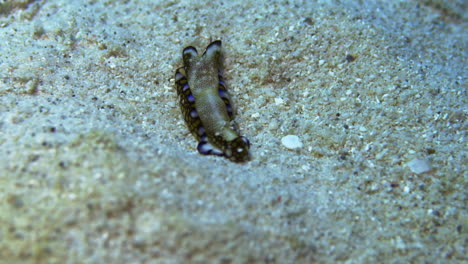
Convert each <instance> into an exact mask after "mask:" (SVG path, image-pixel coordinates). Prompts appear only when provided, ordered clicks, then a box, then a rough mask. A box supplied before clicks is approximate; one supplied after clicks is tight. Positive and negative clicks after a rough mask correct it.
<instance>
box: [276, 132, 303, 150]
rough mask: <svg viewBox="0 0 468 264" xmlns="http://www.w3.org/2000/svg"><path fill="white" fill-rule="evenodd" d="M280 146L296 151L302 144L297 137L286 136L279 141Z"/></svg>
mask: <svg viewBox="0 0 468 264" xmlns="http://www.w3.org/2000/svg"><path fill="white" fill-rule="evenodd" d="M281 144H283V146H285V147H286V148H287V149H298V148H302V146H303V144H302V142H301V140H300V139H299V137H298V136H296V135H287V136H284V137H283V138H282V139H281Z"/></svg>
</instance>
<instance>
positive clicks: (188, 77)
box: [175, 40, 250, 162]
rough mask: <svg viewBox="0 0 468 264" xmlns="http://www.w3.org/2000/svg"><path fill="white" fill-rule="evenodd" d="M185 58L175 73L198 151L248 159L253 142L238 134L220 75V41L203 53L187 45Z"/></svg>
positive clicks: (186, 116)
mask: <svg viewBox="0 0 468 264" xmlns="http://www.w3.org/2000/svg"><path fill="white" fill-rule="evenodd" d="M182 58H183V61H184V66H183V67H182V68H179V69H177V70H176V74H175V82H176V88H177V94H178V95H179V100H180V107H181V109H182V114H183V115H184V119H185V122H186V123H187V126H188V127H189V129H190V132H191V133H192V134H193V135H194V136H195V138H196V139H197V140H198V142H199V143H198V146H197V149H198V152H199V153H200V154H203V155H217V156H225V157H226V158H228V159H230V160H232V161H235V162H243V161H247V160H248V159H249V147H250V143H249V140H248V139H247V138H246V137H244V136H240V135H239V131H238V129H237V125H236V124H235V122H234V114H233V109H232V104H231V100H230V97H229V94H228V93H227V89H226V85H225V84H224V81H223V78H222V75H221V74H222V56H221V41H220V40H216V41H214V42H212V43H211V44H210V45H208V47H207V48H206V50H205V52H204V53H203V55H202V56H198V52H197V50H196V49H195V48H194V47H192V46H189V47H186V48H185V49H184V50H183V52H182Z"/></svg>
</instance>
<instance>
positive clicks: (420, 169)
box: [406, 159, 431, 174]
mask: <svg viewBox="0 0 468 264" xmlns="http://www.w3.org/2000/svg"><path fill="white" fill-rule="evenodd" d="M406 166H408V168H410V170H411V171H412V172H413V173H416V174H421V173H424V172H428V171H430V170H431V166H430V165H429V162H428V161H427V160H421V159H413V160H411V161H410V162H408V163H406Z"/></svg>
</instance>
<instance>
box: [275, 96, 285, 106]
mask: <svg viewBox="0 0 468 264" xmlns="http://www.w3.org/2000/svg"><path fill="white" fill-rule="evenodd" d="M283 103H284V100H283V99H281V98H275V104H276V105H282V104H283Z"/></svg>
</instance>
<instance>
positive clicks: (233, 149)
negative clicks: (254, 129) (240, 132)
mask: <svg viewBox="0 0 468 264" xmlns="http://www.w3.org/2000/svg"><path fill="white" fill-rule="evenodd" d="M249 148H250V142H249V140H248V139H247V138H246V137H244V136H239V137H237V138H235V139H234V140H232V141H230V142H229V148H228V149H227V151H225V156H226V157H227V158H228V159H230V160H232V161H234V162H245V161H247V160H249V158H250V156H249Z"/></svg>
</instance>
